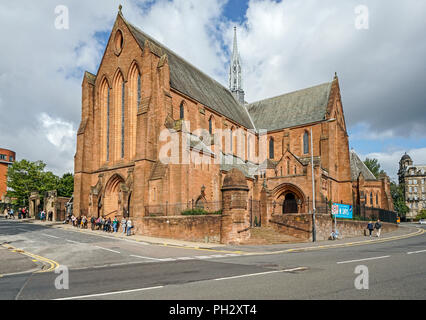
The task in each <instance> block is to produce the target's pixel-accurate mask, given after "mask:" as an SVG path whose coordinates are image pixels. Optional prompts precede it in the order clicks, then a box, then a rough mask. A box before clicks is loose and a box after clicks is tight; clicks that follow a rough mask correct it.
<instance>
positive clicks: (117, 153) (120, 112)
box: [112, 70, 125, 160]
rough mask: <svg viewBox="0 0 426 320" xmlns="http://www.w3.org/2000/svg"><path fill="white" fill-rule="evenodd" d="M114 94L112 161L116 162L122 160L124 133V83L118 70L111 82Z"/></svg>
mask: <svg viewBox="0 0 426 320" xmlns="http://www.w3.org/2000/svg"><path fill="white" fill-rule="evenodd" d="M113 93H114V107H113V109H114V111H113V112H112V118H113V130H112V131H113V134H114V137H115V139H114V140H113V141H114V143H113V150H114V151H113V155H114V156H113V159H114V160H118V159H122V158H124V142H125V139H124V133H125V125H124V119H125V100H124V99H125V82H124V77H123V75H122V73H121V71H120V70H119V71H118V72H117V74H116V76H115V77H114V81H113Z"/></svg>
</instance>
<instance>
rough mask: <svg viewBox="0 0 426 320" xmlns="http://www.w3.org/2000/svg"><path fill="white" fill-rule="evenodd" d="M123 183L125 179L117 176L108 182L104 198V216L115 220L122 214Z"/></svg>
mask: <svg viewBox="0 0 426 320" xmlns="http://www.w3.org/2000/svg"><path fill="white" fill-rule="evenodd" d="M123 183H124V179H123V178H122V177H121V176H119V175H117V174H116V175H114V176H112V177H111V179H110V180H109V181H108V183H107V185H106V187H105V193H104V198H103V210H102V211H103V216H105V217H111V218H113V217H114V216H116V215H121V214H122V212H121V210H122V204H121V199H120V193H121V184H123Z"/></svg>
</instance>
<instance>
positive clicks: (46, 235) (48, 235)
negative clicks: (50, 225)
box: [41, 233, 69, 241]
mask: <svg viewBox="0 0 426 320" xmlns="http://www.w3.org/2000/svg"><path fill="white" fill-rule="evenodd" d="M41 235H42V236H45V237H49V238H55V239H59V237H55V236H51V235H50V234H44V233H42V234H41ZM67 241H69V240H67Z"/></svg>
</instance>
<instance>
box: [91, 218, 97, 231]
mask: <svg viewBox="0 0 426 320" xmlns="http://www.w3.org/2000/svg"><path fill="white" fill-rule="evenodd" d="M90 226H91V228H92V231H93V230H95V226H96V219H95V217H94V216H92V217H91V218H90Z"/></svg>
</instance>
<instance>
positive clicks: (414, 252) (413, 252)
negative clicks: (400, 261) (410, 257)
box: [407, 250, 426, 254]
mask: <svg viewBox="0 0 426 320" xmlns="http://www.w3.org/2000/svg"><path fill="white" fill-rule="evenodd" d="M422 252H426V250H420V251H412V252H407V254H416V253H422Z"/></svg>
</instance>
